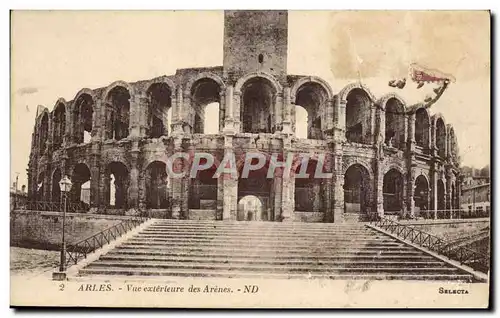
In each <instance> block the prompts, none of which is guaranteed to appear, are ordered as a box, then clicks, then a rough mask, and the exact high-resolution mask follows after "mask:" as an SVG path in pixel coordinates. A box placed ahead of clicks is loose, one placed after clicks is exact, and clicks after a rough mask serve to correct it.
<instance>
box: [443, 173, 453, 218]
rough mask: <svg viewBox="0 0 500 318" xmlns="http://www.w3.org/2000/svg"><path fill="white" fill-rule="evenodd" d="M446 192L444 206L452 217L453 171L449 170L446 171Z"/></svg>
mask: <svg viewBox="0 0 500 318" xmlns="http://www.w3.org/2000/svg"><path fill="white" fill-rule="evenodd" d="M444 190H445V192H444V206H445V209H446V210H449V216H450V219H451V218H452V211H451V210H452V207H451V200H452V198H451V172H450V171H447V173H446V185H445V189H444Z"/></svg>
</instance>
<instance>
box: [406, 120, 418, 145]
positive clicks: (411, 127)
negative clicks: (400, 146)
mask: <svg viewBox="0 0 500 318" xmlns="http://www.w3.org/2000/svg"><path fill="white" fill-rule="evenodd" d="M406 140H407V147H408V148H407V149H409V150H410V152H412V153H413V152H415V144H416V143H415V113H411V114H410V115H408V137H407V139H406Z"/></svg>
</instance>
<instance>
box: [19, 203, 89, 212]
mask: <svg viewBox="0 0 500 318" xmlns="http://www.w3.org/2000/svg"><path fill="white" fill-rule="evenodd" d="M63 208H64V206H63V203H61V202H47V201H28V202H26V204H25V209H26V210H32V211H62V210H63ZM89 208H90V207H89V205H88V204H85V203H84V202H67V203H66V211H67V212H73V213H79V212H85V211H88V210H89Z"/></svg>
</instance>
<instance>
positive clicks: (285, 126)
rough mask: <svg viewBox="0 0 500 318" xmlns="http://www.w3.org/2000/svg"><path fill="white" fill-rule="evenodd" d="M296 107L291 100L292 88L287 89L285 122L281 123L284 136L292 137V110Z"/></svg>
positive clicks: (284, 110)
mask: <svg viewBox="0 0 500 318" xmlns="http://www.w3.org/2000/svg"><path fill="white" fill-rule="evenodd" d="M292 107H295V105H292V102H291V99H290V87H285V88H284V89H283V120H282V123H281V126H282V129H281V132H282V133H283V134H287V135H290V134H292V133H293V132H292V122H291V118H290V116H291V108H292Z"/></svg>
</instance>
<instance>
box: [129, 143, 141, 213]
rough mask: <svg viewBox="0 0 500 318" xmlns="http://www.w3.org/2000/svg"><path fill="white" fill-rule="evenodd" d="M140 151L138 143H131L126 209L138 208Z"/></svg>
mask: <svg viewBox="0 0 500 318" xmlns="http://www.w3.org/2000/svg"><path fill="white" fill-rule="evenodd" d="M140 153H141V150H140V149H139V142H138V141H133V142H132V149H131V150H130V179H129V180H130V184H129V187H128V208H138V207H139V184H138V181H139V169H138V167H137V166H138V160H139V154H140Z"/></svg>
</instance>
